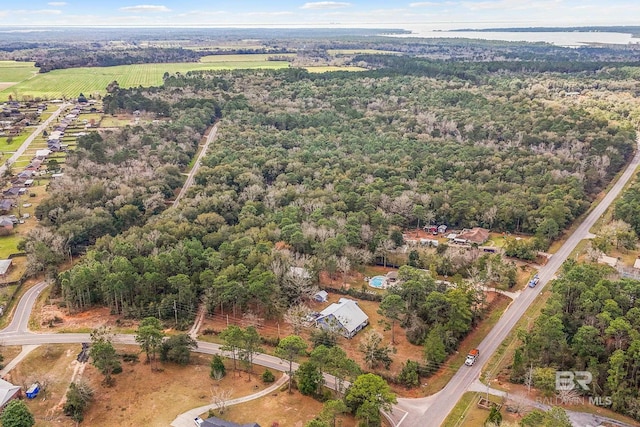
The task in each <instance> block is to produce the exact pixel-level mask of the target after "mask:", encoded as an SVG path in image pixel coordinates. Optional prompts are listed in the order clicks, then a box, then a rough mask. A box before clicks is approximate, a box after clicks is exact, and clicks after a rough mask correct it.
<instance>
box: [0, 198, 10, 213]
mask: <svg viewBox="0 0 640 427" xmlns="http://www.w3.org/2000/svg"><path fill="white" fill-rule="evenodd" d="M12 206H13V200H8V199H2V200H0V213H7V212H9V211H10V210H11V207H12Z"/></svg>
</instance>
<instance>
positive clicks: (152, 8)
mask: <svg viewBox="0 0 640 427" xmlns="http://www.w3.org/2000/svg"><path fill="white" fill-rule="evenodd" d="M120 10H122V11H123V12H171V9H169V8H168V7H167V6H161V5H154V4H139V5H137V6H125V7H121V8H120Z"/></svg>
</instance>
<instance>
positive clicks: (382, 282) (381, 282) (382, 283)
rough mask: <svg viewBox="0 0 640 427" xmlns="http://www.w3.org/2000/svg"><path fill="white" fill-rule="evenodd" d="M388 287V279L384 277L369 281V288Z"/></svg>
mask: <svg viewBox="0 0 640 427" xmlns="http://www.w3.org/2000/svg"><path fill="white" fill-rule="evenodd" d="M386 285H387V278H386V277H384V276H375V277H372V278H371V279H370V280H369V286H371V287H372V288H378V289H383V288H385V287H386Z"/></svg>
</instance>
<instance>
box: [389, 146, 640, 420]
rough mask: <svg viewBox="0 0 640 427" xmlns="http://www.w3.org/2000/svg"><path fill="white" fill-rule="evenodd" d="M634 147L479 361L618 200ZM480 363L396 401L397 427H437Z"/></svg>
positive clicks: (638, 158) (490, 337) (483, 347)
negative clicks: (432, 389)
mask: <svg viewBox="0 0 640 427" xmlns="http://www.w3.org/2000/svg"><path fill="white" fill-rule="evenodd" d="M637 143H638V147H636V154H635V156H634V157H633V159H632V160H631V162H630V163H629V165H628V166H627V168H626V169H625V171H624V172H623V173H622V175H621V176H620V178H619V179H618V181H617V182H616V183H615V184H613V186H612V187H611V189H610V190H609V192H608V193H607V194H606V196H605V197H604V198H603V199H602V201H601V202H600V203H599V204H598V205H597V206H595V207H594V208H593V210H592V211H591V213H590V214H589V215H588V216H587V218H586V219H585V220H584V221H583V222H582V224H580V225H579V226H578V228H577V229H576V231H574V232H573V234H571V235H570V236H569V238H568V239H567V240H566V241H565V243H564V244H563V245H562V247H561V248H560V249H559V250H558V252H556V253H555V254H554V255H553V256H552V257H551V259H549V261H548V262H547V264H546V265H544V266H543V267H542V268H540V270H539V272H538V275H539V277H540V282H539V283H538V286H536V287H535V288H533V289H531V288H525V289H524V291H523V292H522V293H521V294H520V295H519V296H518V298H516V299H515V300H514V301H513V302H512V303H511V304H510V305H509V307H508V308H507V310H506V311H505V312H504V313H503V315H502V317H501V318H500V320H498V323H496V325H495V326H494V327H493V329H491V331H490V332H489V334H487V336H486V338H485V339H484V340H483V341H482V342H481V343H480V345H479V346H478V349H479V350H480V357H481V359H480V360H481V361H486V360H488V359H489V358H490V357H491V355H492V354H493V353H494V352H495V351H496V349H497V348H498V346H499V345H500V344H501V343H502V341H504V340H505V339H506V338H507V335H508V334H509V332H511V329H513V327H514V325H515V324H516V322H518V320H519V319H520V318H521V317H522V316H523V315H524V313H525V312H526V311H527V309H528V308H529V306H530V305H531V304H532V303H533V301H534V300H535V299H536V298H537V297H538V295H540V293H541V292H542V289H543V288H544V287H545V285H546V284H547V283H548V282H549V281H550V280H551V279H552V278H553V276H554V275H555V274H556V272H557V271H558V269H560V267H561V266H562V264H563V263H564V262H565V260H566V259H567V258H568V257H569V255H570V254H571V252H572V251H573V250H574V249H575V247H576V246H577V244H578V243H579V242H580V241H581V240H583V239H585V238H587V237H589V230H590V229H591V227H593V225H594V224H595V222H596V221H597V220H598V219H599V218H600V217H601V216H602V214H603V213H604V212H605V211H606V210H607V208H608V207H609V206H610V205H611V203H613V201H614V200H615V199H616V197H618V194H620V192H621V191H622V189H623V188H624V186H625V185H626V184H627V182H629V180H630V179H631V177H632V176H633V174H634V172H635V170H636V169H637V168H638V165H639V164H640V149H639V148H640V137H638V141H637ZM482 364H483V363H476V364H474V365H473V366H466V365H462V367H461V368H460V369H459V370H458V372H457V373H456V374H455V375H454V376H453V378H451V380H450V381H449V383H448V384H447V385H446V387H445V388H444V389H442V390H441V391H440V392H438V393H436V394H435V395H433V396H429V397H427V398H423V399H398V406H399V407H400V408H402V409H405V410H406V411H408V412H409V414H408V415H407V417H406V418H405V419H404V420H403V422H401V423H400V424H398V425H400V426H401V427H421V426H425V425H427V423H426V422H425V420H429V423H428V425H431V426H439V425H442V423H443V422H444V420H445V419H446V418H447V415H449V412H451V411H452V410H453V408H454V407H455V406H456V404H457V403H458V401H459V400H460V398H461V397H462V395H463V394H464V393H465V392H466V391H467V390H468V389H469V387H470V386H471V384H472V383H473V382H474V381H475V380H476V379H478V378H479V376H480V372H481V371H482Z"/></svg>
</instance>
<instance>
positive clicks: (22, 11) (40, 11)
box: [11, 9, 62, 15]
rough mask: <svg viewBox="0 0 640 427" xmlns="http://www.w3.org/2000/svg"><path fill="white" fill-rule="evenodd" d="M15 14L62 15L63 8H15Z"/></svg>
mask: <svg viewBox="0 0 640 427" xmlns="http://www.w3.org/2000/svg"><path fill="white" fill-rule="evenodd" d="M11 12H12V13H13V14H15V15H60V14H62V11H61V10H56V9H37V10H26V9H20V10H13V11H11Z"/></svg>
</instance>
